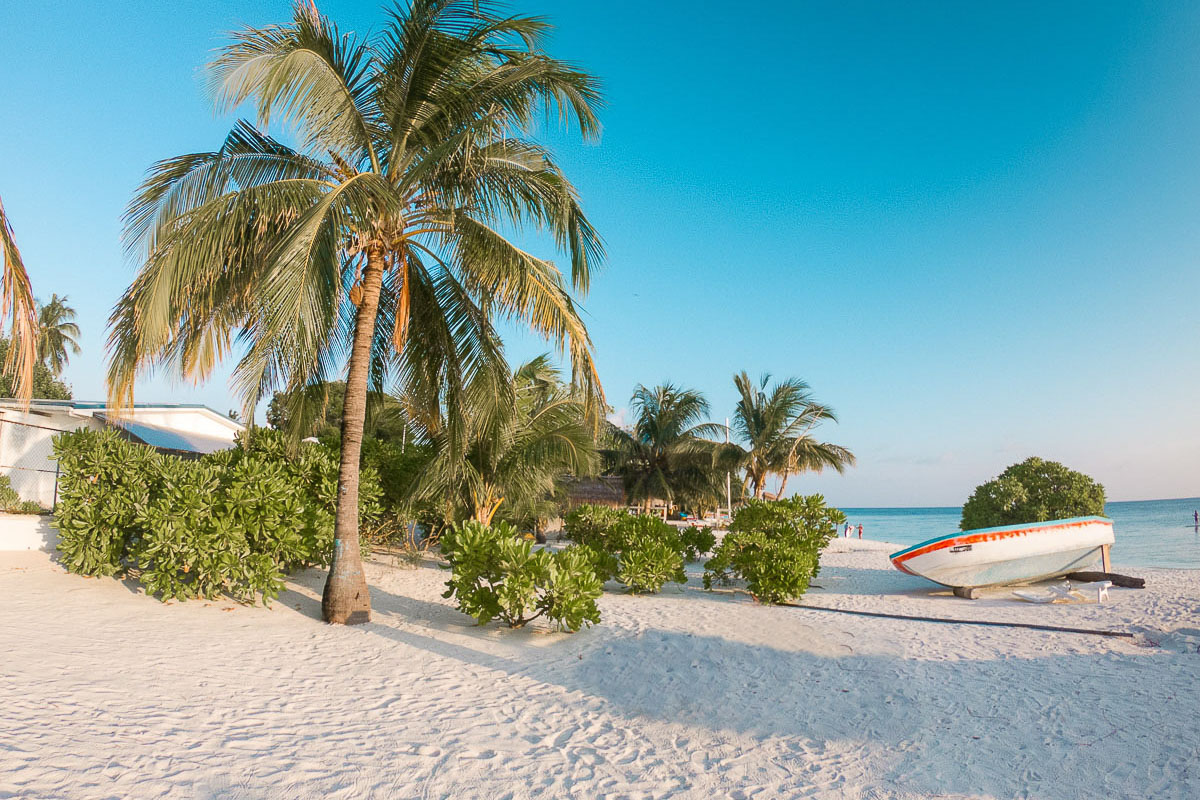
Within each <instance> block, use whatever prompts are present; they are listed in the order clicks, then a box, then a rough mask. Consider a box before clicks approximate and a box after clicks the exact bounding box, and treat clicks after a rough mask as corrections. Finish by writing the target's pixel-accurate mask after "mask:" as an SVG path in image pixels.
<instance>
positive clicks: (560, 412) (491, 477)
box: [417, 355, 597, 525]
mask: <svg viewBox="0 0 1200 800" xmlns="http://www.w3.org/2000/svg"><path fill="white" fill-rule="evenodd" d="M513 389H514V393H515V395H516V402H515V403H513V404H511V405H507V404H506V405H500V406H495V407H493V409H492V411H491V413H485V414H480V415H479V416H478V417H477V418H476V419H475V420H473V421H472V424H471V433H470V435H469V437H468V441H467V446H466V448H465V452H461V453H460V452H458V448H456V447H454V446H453V444H452V443H451V442H450V441H448V440H447V437H446V435H445V434H444V433H441V434H436V433H435V434H434V435H433V436H432V437H430V438H431V439H432V441H433V443H434V451H435V453H436V455H435V456H434V459H433V462H432V463H431V464H430V466H429V468H428V470H427V471H426V474H425V476H424V477H423V478H422V480H421V481H420V484H419V487H418V489H417V494H418V496H421V497H424V498H433V497H439V498H443V499H446V500H447V501H448V505H449V506H450V507H451V508H456V509H462V510H464V511H465V512H466V513H467V514H469V515H470V516H471V518H472V519H475V520H477V521H479V522H482V523H483V524H484V525H490V524H491V523H492V518H493V517H494V516H495V514H496V512H497V511H498V510H499V509H500V508H501V507H502V506H503V507H505V508H511V509H518V508H520V509H530V508H534V507H536V506H537V505H538V504H539V503H541V502H542V501H544V500H546V499H548V498H549V497H550V496H551V495H552V494H553V492H554V489H555V486H556V484H557V481H558V480H559V479H560V478H562V477H563V476H564V475H567V474H571V475H583V474H588V473H591V472H593V471H594V469H595V467H596V462H597V458H596V446H595V436H594V429H593V426H592V425H591V424H589V423H588V421H587V415H586V409H585V405H584V402H583V401H582V399H581V398H580V397H579V395H578V394H577V393H576V392H575V391H573V390H572V388H571V387H570V386H568V385H566V384H564V383H563V382H562V380H561V377H560V375H559V374H558V372H557V370H555V369H554V368H553V366H552V365H551V363H550V359H549V356H545V355H543V356H539V357H538V358H535V359H534V360H532V361H530V362H528V363H526V364H523V365H521V366H520V367H518V368H517V369H516V371H515V372H514V374H513Z"/></svg>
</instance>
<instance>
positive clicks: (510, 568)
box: [441, 519, 603, 631]
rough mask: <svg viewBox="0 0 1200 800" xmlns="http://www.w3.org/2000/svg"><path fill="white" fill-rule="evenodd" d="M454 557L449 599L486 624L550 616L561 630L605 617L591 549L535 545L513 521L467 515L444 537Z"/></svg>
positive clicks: (524, 621)
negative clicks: (487, 520) (493, 521)
mask: <svg viewBox="0 0 1200 800" xmlns="http://www.w3.org/2000/svg"><path fill="white" fill-rule="evenodd" d="M441 548H442V554H443V555H444V556H445V557H446V560H447V561H448V562H449V569H450V570H451V577H450V580H449V581H447V582H446V592H445V593H444V594H443V595H442V596H443V597H446V598H454V599H455V602H456V603H457V606H458V609H459V610H460V611H462V612H463V613H465V614H468V615H469V616H471V617H474V618H475V620H476V621H477V622H478V623H479V624H480V625H486V624H487V623H488V622H491V621H492V620H493V619H499V620H500V621H501V622H503V623H504V624H505V625H507V626H508V627H510V628H520V627H523V626H525V625H527V624H529V623H530V622H532V621H533V620H535V619H538V618H539V617H543V616H544V617H546V619H548V620H550V621H552V622H553V623H554V624H555V625H556V626H557V627H558V628H559V629H560V630H564V631H577V630H579V629H580V628H581V627H583V626H585V625H591V624H594V623H597V622H599V621H600V611H599V608H598V607H597V606H596V598H598V597H599V596H600V595H601V594H602V593H603V586H602V584H601V580H600V578H599V577H597V575H596V573H595V571H594V569H593V567H592V565H591V563H590V561H589V559H588V556H587V554H585V553H583V552H581V551H580V549H579V548H575V547H568V548H566V549H564V550H560V551H558V552H552V551H550V550H547V549H545V548H539V547H535V546H534V544H533V543H532V542H531V541H529V540H528V539H525V538H523V537H521V536H520V535H519V534H518V532H517V529H516V528H514V527H512V526H511V525H509V524H508V523H507V522H499V523H497V524H496V525H494V526H493V525H485V524H483V523H482V522H479V521H478V520H473V519H472V520H467V521H466V522H463V523H460V524H458V525H455V526H454V527H452V528H451V529H449V530H448V531H446V533H445V534H444V535H443V536H442V542H441Z"/></svg>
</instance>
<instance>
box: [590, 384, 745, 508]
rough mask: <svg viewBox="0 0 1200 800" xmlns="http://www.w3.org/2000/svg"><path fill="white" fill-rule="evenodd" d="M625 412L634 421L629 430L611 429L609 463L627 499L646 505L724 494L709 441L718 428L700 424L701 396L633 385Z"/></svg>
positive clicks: (675, 388)
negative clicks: (655, 502)
mask: <svg viewBox="0 0 1200 800" xmlns="http://www.w3.org/2000/svg"><path fill="white" fill-rule="evenodd" d="M630 408H631V409H632V410H633V412H634V413H635V414H636V415H637V421H636V422H635V423H634V425H633V429H632V430H629V431H626V430H622V429H620V428H614V429H613V431H612V438H613V440H614V447H613V450H612V451H611V453H610V454H609V460H610V463H611V466H612V471H614V472H615V473H616V474H618V475H620V476H621V477H622V478H623V479H624V481H625V493H626V494H627V495H628V496H629V498H630V499H631V500H634V501H637V502H640V503H643V504H645V505H646V507H649V504H650V502H651V501H653V500H665V501H667V502H697V501H701V502H702V501H706V500H708V499H710V498H716V497H719V496H721V495H722V494H723V493H724V487H723V486H721V485H719V484H720V483H721V481H720V478H721V476H723V475H724V473H723V472H718V471H717V470H716V469H715V467H714V459H715V458H716V456H717V446H716V443H715V442H714V441H712V439H711V438H710V437H715V436H718V435H719V434H720V433H721V432H722V431H723V428H721V426H719V425H715V424H713V423H710V422H704V421H703V420H705V419H707V418H708V413H709V408H708V401H707V400H705V399H704V395H702V394H700V392H698V391H696V390H694V389H683V388H680V387H679V386H675V385H674V384H670V383H667V384H663V385H661V386H655V387H654V388H653V389H648V388H646V387H645V386H642V385H639V386H638V387H637V388H636V389H635V390H634V392H633V397H632V399H631V400H630Z"/></svg>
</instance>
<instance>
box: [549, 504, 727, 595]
mask: <svg viewBox="0 0 1200 800" xmlns="http://www.w3.org/2000/svg"><path fill="white" fill-rule="evenodd" d="M564 522H565V526H566V528H567V532H568V534H569V535H570V536H571V539H572V540H573V541H575V542H576V543H577V544H578V545H579V546H580V547H581V549H582V552H583V554H584V555H585V557H586V558H587V559H588V562H589V563H590V564H591V565H592V567H593V569H595V571H596V575H597V577H599V578H600V580H602V581H607V580H612V579H614V578H615V579H616V580H618V581H620V582H621V583H623V584H625V585H626V586H627V587H628V588H629V591H631V592H633V593H634V594H640V593H650V594H653V593H655V592H658V591H661V590H662V587H663V584H665V583H666V582H667V581H674V582H676V583H684V582H685V581H686V580H687V576H685V575H684V573H683V563H684V552H685V551H686V550H687V546H686V545H685V544H684V541H683V538H682V537H681V536H680V534H679V531H677V530H676V529H675V528H674V527H672V526H670V525H668V524H667V523H665V522H663V521H662V520H661V519H659V518H658V517H655V516H649V515H631V514H626V513H625V512H623V511H617V510H615V509H611V508H606V507H604V506H586V505H585V506H580V507H579V508H577V509H575V510H574V511H572V512H571V513H570V514H568V515H567V519H566V520H565V521H564ZM710 546H711V545H710Z"/></svg>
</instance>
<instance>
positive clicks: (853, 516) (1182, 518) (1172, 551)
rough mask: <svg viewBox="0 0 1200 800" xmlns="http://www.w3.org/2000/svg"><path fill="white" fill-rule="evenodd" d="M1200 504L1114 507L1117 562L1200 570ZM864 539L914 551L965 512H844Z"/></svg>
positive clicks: (951, 526)
mask: <svg viewBox="0 0 1200 800" xmlns="http://www.w3.org/2000/svg"><path fill="white" fill-rule="evenodd" d="M1197 509H1200V498H1196V497H1192V498H1184V499H1181V500H1137V501H1130V502H1125V503H1109V504H1108V505H1107V507H1106V513H1107V515H1108V516H1109V517H1111V518H1112V521H1113V530H1114V532H1115V534H1116V537H1117V542H1116V544H1115V545H1114V546H1113V555H1112V557H1113V562H1114V563H1116V564H1127V565H1129V566H1134V567H1169V568H1178V569H1200V530H1197V529H1196V527H1195V525H1194V524H1193V522H1192V512H1193V511H1195V510H1197ZM842 510H843V511H845V512H846V519H847V520H848V521H849V522H850V524H852V525H858V524H860V523H861V524H862V526H863V537H864V538H867V539H878V540H881V541H885V542H895V543H896V544H902V545H906V546H907V545H910V544H917V543H918V542H923V541H925V540H926V539H932V538H933V537H935V536H945V535H946V534H949V533H954V532H955V531H957V530H958V522H959V519H960V516H961V509H959V508H844V509H842Z"/></svg>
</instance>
